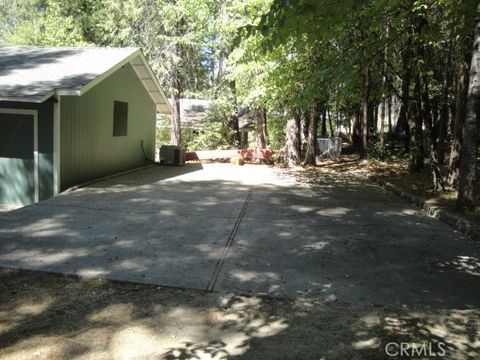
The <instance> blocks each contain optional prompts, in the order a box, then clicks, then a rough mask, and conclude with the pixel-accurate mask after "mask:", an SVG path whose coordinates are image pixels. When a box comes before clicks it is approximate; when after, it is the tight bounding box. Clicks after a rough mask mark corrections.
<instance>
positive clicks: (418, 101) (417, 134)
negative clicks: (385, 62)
mask: <svg viewBox="0 0 480 360" xmlns="http://www.w3.org/2000/svg"><path fill="white" fill-rule="evenodd" d="M413 110H414V111H413V114H412V116H410V117H409V121H408V123H409V128H410V152H409V157H408V160H409V162H408V169H409V171H410V172H411V173H414V172H418V171H420V170H422V169H423V167H424V160H423V159H424V149H423V130H422V125H423V113H422V94H421V82H420V74H418V72H417V74H416V76H415V90H414V101H413Z"/></svg>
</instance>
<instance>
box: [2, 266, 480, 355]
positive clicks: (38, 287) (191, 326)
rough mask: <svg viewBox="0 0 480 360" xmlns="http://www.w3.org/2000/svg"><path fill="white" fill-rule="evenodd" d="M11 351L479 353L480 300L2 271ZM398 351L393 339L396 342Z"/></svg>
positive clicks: (5, 336)
mask: <svg viewBox="0 0 480 360" xmlns="http://www.w3.org/2000/svg"><path fill="white" fill-rule="evenodd" d="M0 286H1V288H2V289H3V291H2V292H1V293H0V304H1V305H0V349H2V350H0V358H2V359H49V360H53V359H67V358H68V359H163V358H166V359H190V358H198V359H200V358H207V359H209V358H215V359H226V358H244V359H263V358H268V359H275V358H276V359H297V358H302V359H319V358H325V359H384V358H386V355H385V350H384V348H385V345H386V344H388V343H390V342H402V341H403V342H409V343H412V342H417V343H419V344H422V343H427V342H431V343H432V345H431V346H432V348H433V349H434V350H435V349H436V350H441V349H439V343H443V342H445V344H446V345H445V348H446V351H447V355H446V356H445V358H449V359H467V358H475V357H478V356H480V352H479V350H478V349H479V346H478V345H479V341H480V339H479V335H478V329H479V326H480V313H479V311H478V310H474V309H437V310H433V309H429V310H426V311H421V310H419V309H408V308H405V307H404V308H398V309H395V308H388V307H384V306H380V305H377V306H356V305H354V304H348V303H339V302H337V301H336V299H334V298H332V299H330V301H327V302H321V303H319V302H315V301H313V300H310V299H308V298H298V299H296V300H295V301H284V300H279V299H269V298H260V297H255V296H253V297H244V296H236V295H233V294H222V293H207V292H202V291H193V290H182V289H171V288H170V289H169V288H161V287H158V286H149V285H139V284H132V283H118V282H108V281H100V280H88V281H86V280H80V279H76V278H72V277H66V276H59V275H53V274H46V273H39V272H29V271H18V270H9V269H3V270H0ZM392 349H393V350H395V349H394V348H392Z"/></svg>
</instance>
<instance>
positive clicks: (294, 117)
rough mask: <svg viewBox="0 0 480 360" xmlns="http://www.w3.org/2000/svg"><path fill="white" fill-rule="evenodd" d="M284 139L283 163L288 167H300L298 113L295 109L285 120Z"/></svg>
mask: <svg viewBox="0 0 480 360" xmlns="http://www.w3.org/2000/svg"><path fill="white" fill-rule="evenodd" d="M285 137H286V139H285V163H286V164H287V165H288V166H296V165H300V145H301V141H300V113H299V111H298V109H296V108H294V109H293V110H292V112H291V114H290V116H289V117H288V119H287V128H286V133H285Z"/></svg>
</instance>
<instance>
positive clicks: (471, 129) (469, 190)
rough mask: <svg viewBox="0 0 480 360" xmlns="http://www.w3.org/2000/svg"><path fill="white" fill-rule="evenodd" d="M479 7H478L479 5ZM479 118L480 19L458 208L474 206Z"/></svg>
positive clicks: (472, 70)
mask: <svg viewBox="0 0 480 360" xmlns="http://www.w3.org/2000/svg"><path fill="white" fill-rule="evenodd" d="M479 8H480V7H479ZM479 119H480V21H479V22H477V24H476V27H475V37H474V43H473V52H472V61H471V62H470V80H469V84H468V96H467V110H466V116H465V125H464V127H463V143H462V155H461V156H462V161H461V165H460V180H459V183H458V198H457V206H458V208H460V209H465V208H471V207H473V206H474V196H475V195H474V179H475V172H476V165H477V150H478V142H479V140H478V138H479V136H478V131H479V129H478V128H479V121H480V120H479Z"/></svg>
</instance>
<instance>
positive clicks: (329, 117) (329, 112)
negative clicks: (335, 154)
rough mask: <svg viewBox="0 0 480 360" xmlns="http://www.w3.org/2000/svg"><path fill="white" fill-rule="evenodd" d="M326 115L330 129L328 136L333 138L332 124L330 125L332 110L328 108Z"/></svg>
mask: <svg viewBox="0 0 480 360" xmlns="http://www.w3.org/2000/svg"><path fill="white" fill-rule="evenodd" d="M327 114H328V127H329V128H330V136H331V137H334V136H335V132H334V130H333V123H332V110H331V109H330V108H327Z"/></svg>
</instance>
